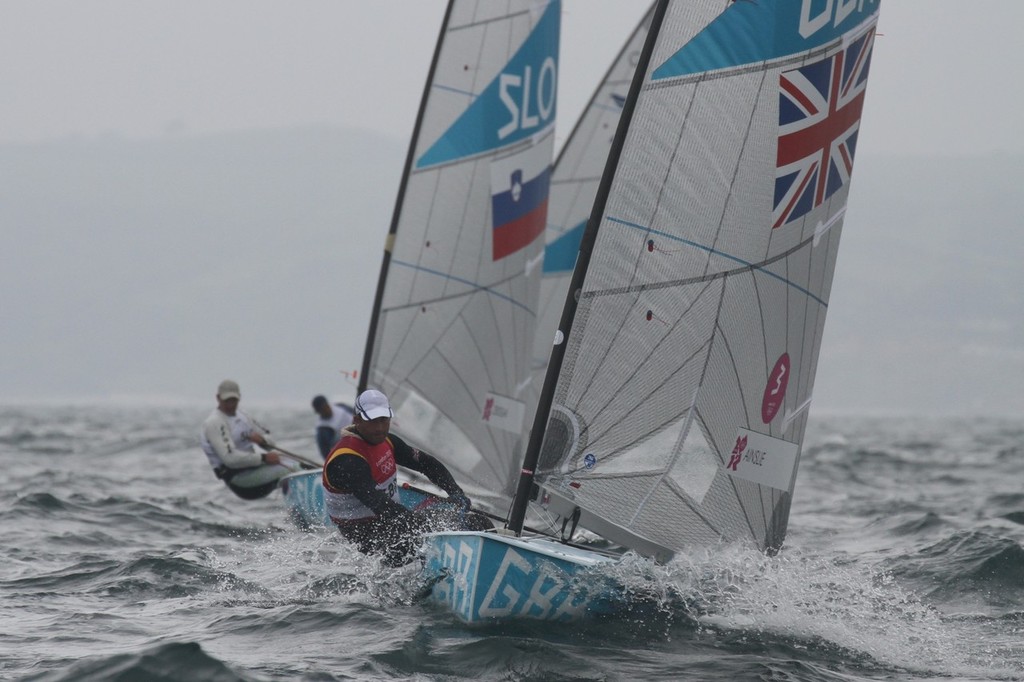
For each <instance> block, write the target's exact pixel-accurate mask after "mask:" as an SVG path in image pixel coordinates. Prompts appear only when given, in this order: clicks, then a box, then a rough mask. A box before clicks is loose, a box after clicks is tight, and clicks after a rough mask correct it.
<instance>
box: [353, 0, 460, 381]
mask: <svg viewBox="0 0 1024 682" xmlns="http://www.w3.org/2000/svg"><path fill="white" fill-rule="evenodd" d="M454 4H455V0H448V5H447V6H446V7H445V11H444V19H442V21H441V29H440V31H439V32H438V38H437V42H436V43H435V45H434V56H433V57H432V59H431V61H430V69H429V71H428V72H427V79H426V81H425V83H424V86H423V96H422V97H420V105H419V109H418V111H417V112H416V123H415V124H414V125H413V131H412V137H411V139H410V140H409V151H408V152H407V153H406V156H405V166H404V168H403V170H402V179H401V181H400V183H399V186H398V196H397V197H396V198H395V210H394V211H393V213H392V214H391V226H390V227H389V229H388V235H387V237H386V238H385V241H384V255H383V257H382V260H381V266H380V275H379V276H378V278H377V291H376V293H375V294H374V297H373V309H372V310H371V312H370V325H369V329H368V330H367V332H366V346H365V349H364V350H363V365H362V368H361V371H360V373H359V379H358V382H357V383H358V393H362V392H363V391H365V390H366V389H367V388H369V386H368V381H369V376H370V366H371V363H372V361H373V351H374V347H375V345H376V339H377V323H378V322H379V321H380V307H381V302H382V301H383V300H384V289H385V287H386V285H387V278H388V271H389V270H390V267H391V254H392V249H393V246H394V240H395V234H396V233H397V232H398V225H399V222H400V220H401V217H402V205H403V203H404V201H405V191H406V188H407V186H408V184H409V174H410V171H411V170H412V166H413V161H414V159H415V158H416V145H417V143H418V141H419V137H420V129H421V128H422V126H423V114H424V112H425V111H426V108H427V100H428V96H429V94H430V89H431V87H433V84H434V74H435V73H436V71H437V64H438V60H439V58H440V55H441V48H442V46H443V43H444V35H445V33H446V32H447V30H448V22H449V20H450V19H451V15H452V6H453V5H454Z"/></svg>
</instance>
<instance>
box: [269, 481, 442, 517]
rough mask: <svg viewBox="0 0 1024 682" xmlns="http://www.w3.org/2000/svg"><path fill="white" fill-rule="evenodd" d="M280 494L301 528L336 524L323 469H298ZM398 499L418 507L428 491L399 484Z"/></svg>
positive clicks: (406, 505)
mask: <svg viewBox="0 0 1024 682" xmlns="http://www.w3.org/2000/svg"><path fill="white" fill-rule="evenodd" d="M280 488H281V493H282V495H284V503H285V505H286V506H287V507H288V514H289V516H290V517H291V518H292V520H293V521H294V522H295V524H296V525H298V526H299V527H300V528H319V527H323V526H327V527H333V526H334V524H333V522H332V521H331V517H330V516H329V515H328V514H327V506H326V505H325V504H324V483H323V477H322V473H321V472H320V470H315V471H314V470H310V471H298V472H296V473H294V474H289V475H287V476H285V477H284V478H282V479H281V484H280ZM398 496H399V499H398V501H399V502H400V503H401V504H402V506H403V507H405V508H407V509H416V508H417V507H419V506H421V505H422V504H423V503H424V502H425V501H426V500H427V499H428V498H429V497H430V495H428V494H427V493H425V492H423V491H420V490H416V489H413V488H410V487H408V486H407V485H402V486H399V488H398Z"/></svg>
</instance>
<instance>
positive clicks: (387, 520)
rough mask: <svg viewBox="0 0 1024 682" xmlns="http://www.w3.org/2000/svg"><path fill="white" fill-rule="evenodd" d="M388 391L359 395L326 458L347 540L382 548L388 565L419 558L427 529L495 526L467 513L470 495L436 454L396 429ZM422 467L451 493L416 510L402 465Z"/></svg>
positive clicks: (333, 508) (330, 491)
mask: <svg viewBox="0 0 1024 682" xmlns="http://www.w3.org/2000/svg"><path fill="white" fill-rule="evenodd" d="M391 417H392V411H391V405H390V403H389V402H388V399H387V396H385V395H384V394H383V393H381V392H380V391H376V390H373V389H370V390H367V391H363V392H362V393H361V394H360V395H359V397H358V398H357V399H356V404H355V414H354V420H353V423H352V424H351V425H349V426H347V427H346V428H345V429H344V430H343V431H342V437H341V439H340V440H339V441H338V442H337V443H336V444H335V445H334V448H333V449H332V450H331V452H330V454H329V455H328V456H327V462H326V463H325V464H324V473H323V484H324V501H325V503H326V505H327V512H328V513H329V514H330V516H331V519H332V520H333V521H334V523H335V525H337V526H338V529H339V530H340V531H341V534H342V535H343V536H344V537H345V539H347V540H349V541H350V542H352V543H354V544H355V545H356V546H357V547H358V548H359V551H361V552H363V553H364V554H379V555H381V557H382V561H383V562H384V563H385V564H387V565H389V566H401V565H402V564H405V563H408V562H409V561H411V560H412V559H413V558H414V557H415V550H416V548H417V546H418V545H419V536H420V534H422V533H424V532H427V531H442V530H486V529H488V528H493V525H492V524H491V523H490V521H488V520H487V519H486V518H484V517H483V516H480V515H479V514H467V513H466V511H467V510H468V509H469V508H470V504H471V503H470V500H469V498H468V497H466V494H465V493H464V492H463V491H462V488H460V487H459V485H458V484H457V483H456V482H455V479H454V478H453V477H452V475H451V473H450V472H449V471H448V469H447V468H446V467H445V466H444V464H442V463H441V462H440V461H438V460H437V458H435V457H433V456H432V455H429V454H427V453H426V452H423V451H422V450H418V449H416V448H414V447H412V446H411V445H409V444H408V443H406V442H405V441H404V440H402V439H401V438H399V437H398V436H396V435H395V434H393V433H390V429H391ZM396 465H401V466H403V467H406V468H408V469H412V470H414V471H418V472H420V473H422V474H424V475H425V476H426V477H427V478H429V479H430V481H431V482H432V483H434V485H436V486H437V487H439V488H441V490H443V491H445V492H446V493H448V499H447V500H444V502H448V503H451V504H438V505H435V506H434V507H429V506H428V507H427V508H426V509H424V510H419V511H410V510H408V509H406V508H405V507H403V506H402V505H401V504H400V503H399V493H398V467H397V466H396Z"/></svg>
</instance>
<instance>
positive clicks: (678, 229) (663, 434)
mask: <svg viewBox="0 0 1024 682" xmlns="http://www.w3.org/2000/svg"><path fill="white" fill-rule="evenodd" d="M878 12H879V2H878V1H877V0H874V1H873V0H862V1H860V2H836V3H833V2H828V3H821V2H813V1H812V0H757V1H756V2H753V1H736V2H726V1H725V0H688V1H685V2H684V1H676V0H659V2H658V3H657V5H656V8H655V10H654V15H653V17H652V20H651V24H650V30H649V32H648V37H647V40H646V42H645V45H644V48H643V51H642V53H641V56H640V59H639V62H638V64H637V67H636V73H635V77H634V80H633V82H632V85H631V88H630V91H629V94H628V97H627V99H626V101H625V103H624V108H623V112H622V114H621V118H620V121H619V126H618V129H617V131H616V134H615V140H614V142H613V145H612V147H611V151H610V154H609V156H608V160H607V165H606V167H605V171H604V173H603V176H602V179H601V183H600V187H599V189H598V192H597V195H596V198H595V200H594V203H593V207H592V212H591V214H590V219H589V220H588V223H587V227H586V231H585V233H584V235H583V237H582V240H581V243H580V248H579V251H578V254H577V257H576V263H575V268H574V270H573V275H572V280H571V282H570V285H569V293H568V295H567V296H566V299H565V305H564V308H563V311H562V315H561V318H560V321H559V325H558V330H557V332H556V339H555V345H554V346H553V348H552V352H551V355H550V359H549V362H548V365H547V370H546V373H545V379H544V383H543V386H542V388H541V391H540V395H539V398H538V404H537V408H536V410H535V414H534V421H533V428H532V430H531V432H530V438H529V442H528V445H527V449H526V453H525V456H524V458H523V461H522V466H521V471H520V476H519V481H518V484H517V488H516V493H515V498H514V504H513V507H512V510H511V513H510V517H509V521H508V523H507V526H506V528H505V529H504V532H498V533H476V532H447V533H435V534H431V535H429V536H428V540H427V546H426V550H425V554H424V559H425V567H424V571H425V574H426V576H427V577H428V578H430V579H432V580H434V581H435V583H434V585H433V588H432V591H431V598H432V599H433V600H434V601H436V602H437V603H438V604H440V605H442V606H443V607H445V608H448V609H450V610H451V611H452V612H453V613H454V614H456V615H457V616H458V617H459V618H461V619H462V620H465V621H468V622H476V621H486V620H494V619H504V618H538V619H555V620H564V619H572V618H579V617H583V616H586V615H589V614H595V613H606V612H609V611H614V610H615V609H617V608H619V607H621V603H620V602H621V599H622V598H624V595H623V594H622V593H621V591H620V592H619V593H617V591H616V586H615V585H614V581H612V584H609V581H608V580H607V579H603V578H602V576H608V575H612V574H614V572H613V571H607V570H605V568H606V567H607V566H609V565H610V564H614V563H615V562H617V561H620V559H618V558H616V557H614V556H609V555H606V554H603V553H601V552H596V551H592V550H591V549H588V548H587V547H580V546H578V545H574V544H573V543H571V542H566V543H558V542H553V541H552V540H550V539H547V538H543V537H536V536H533V535H532V534H530V533H528V532H524V526H525V523H524V519H525V518H526V515H527V512H528V511H532V513H534V514H535V515H540V516H543V515H550V516H551V517H553V518H555V519H560V520H561V521H562V524H563V528H566V529H567V530H566V532H565V533H564V536H563V537H564V539H565V540H570V541H571V539H572V537H573V531H574V530H575V529H576V528H584V529H586V530H588V531H589V532H591V533H595V534H597V535H599V536H600V537H602V538H604V539H606V540H607V541H609V542H611V543H615V544H617V545H619V546H621V547H622V548H624V549H626V550H628V551H630V552H633V553H635V554H638V555H642V556H644V557H649V558H651V559H653V560H655V561H658V562H667V561H670V560H671V559H672V558H673V557H674V556H675V555H676V554H677V553H685V552H686V551H688V550H690V549H693V548H700V547H709V546H710V547H713V546H717V545H719V544H720V543H723V542H728V543H742V544H746V545H748V546H751V547H754V548H757V549H759V550H762V551H768V552H774V551H777V550H779V549H780V548H781V547H782V543H783V540H784V538H785V534H786V528H787V524H788V518H789V510H790V503H791V499H792V495H793V487H794V482H795V479H796V475H797V469H798V464H799V460H800V450H801V444H802V442H803V437H804V432H805V429H806V425H807V419H808V409H809V406H810V404H811V400H812V395H813V386H814V376H815V372H816V368H817V362H818V356H819V350H820V347H821V343H822V334H823V329H824V322H825V314H826V312H827V309H828V301H829V295H830V290H831V284H832V278H833V273H834V269H835V263H836V256H837V253H838V246H839V238H840V234H841V231H842V226H843V219H844V216H845V211H846V204H847V199H848V195H849V189H850V178H851V174H852V169H853V161H854V153H855V150H856V145H857V140H858V137H859V131H860V118H861V112H862V108H863V102H864V96H865V90H866V86H867V77H868V72H869V67H870V63H871V56H872V52H873V46H874V37H875V27H876V25H877V21H878Z"/></svg>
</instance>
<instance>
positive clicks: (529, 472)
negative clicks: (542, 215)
mask: <svg viewBox="0 0 1024 682" xmlns="http://www.w3.org/2000/svg"><path fill="white" fill-rule="evenodd" d="M667 7H668V0H659V1H658V6H657V8H656V9H655V11H654V16H653V18H652V19H651V28H650V32H649V33H648V34H647V40H646V42H645V43H644V48H643V51H642V52H641V53H640V60H639V62H638V63H637V65H636V71H635V72H634V73H633V82H632V83H631V84H630V87H629V95H628V96H627V97H626V103H625V105H624V106H623V109H622V116H621V118H620V119H619V126H618V128H617V129H616V131H615V140H614V141H613V142H612V147H611V151H609V153H608V162H607V163H606V164H605V170H604V174H603V175H602V177H601V185H600V187H599V188H598V190H597V197H596V198H595V200H594V208H593V210H592V211H591V213H590V218H589V219H588V220H587V228H586V231H585V232H584V234H583V239H582V241H581V242H580V250H579V254H578V255H577V257H576V267H575V269H574V270H573V274H572V280H571V281H570V283H569V291H568V293H567V295H566V299H565V307H564V308H563V309H562V317H561V319H560V320H559V323H558V330H559V333H560V334H561V335H562V339H561V343H557V344H555V345H554V346H553V347H552V349H551V358H550V360H549V362H548V368H547V373H546V374H545V375H544V385H543V387H542V388H541V392H540V400H539V402H538V404H537V411H536V412H535V413H534V419H533V427H532V428H531V429H530V440H529V443H528V444H527V446H526V454H525V455H524V456H523V466H522V469H521V471H520V474H519V483H518V485H517V486H516V493H515V497H514V498H513V500H512V510H511V512H510V513H509V520H508V523H507V524H506V526H505V527H506V528H508V529H509V530H510V531H512V532H514V533H515V534H516V535H522V532H523V523H524V522H525V519H526V509H527V506H528V505H529V500H530V496H531V494H532V489H533V479H534V473H535V469H536V467H537V462H538V461H539V460H540V450H541V446H542V445H543V443H544V432H545V429H546V428H547V421H548V414H549V413H550V412H551V404H552V402H553V400H554V393H555V387H556V386H557V384H558V376H559V373H560V370H561V366H562V360H563V358H564V356H565V348H566V345H567V343H568V340H569V338H568V336H569V331H570V328H571V327H572V321H573V317H574V316H575V315H576V305H577V298H578V296H577V295H578V293H579V291H580V289H581V288H582V286H583V280H584V278H585V276H586V273H587V266H588V265H589V263H590V253H591V250H592V249H593V246H594V242H595V240H596V239H597V230H598V226H599V225H600V224H601V218H602V217H603V216H604V209H605V205H606V204H607V201H608V193H609V191H610V190H611V184H612V180H613V179H614V177H615V170H616V168H617V166H618V163H619V157H620V156H621V154H622V147H623V144H624V142H625V139H626V133H627V131H628V130H629V124H630V121H631V119H632V117H633V110H634V109H635V108H636V100H637V97H638V96H639V94H640V89H641V87H642V86H643V83H644V79H645V78H646V77H647V66H648V64H649V63H650V60H651V55H652V54H653V52H654V44H655V42H656V40H657V38H658V33H659V32H660V31H661V23H662V19H663V18H664V16H665V11H666V9H667Z"/></svg>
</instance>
